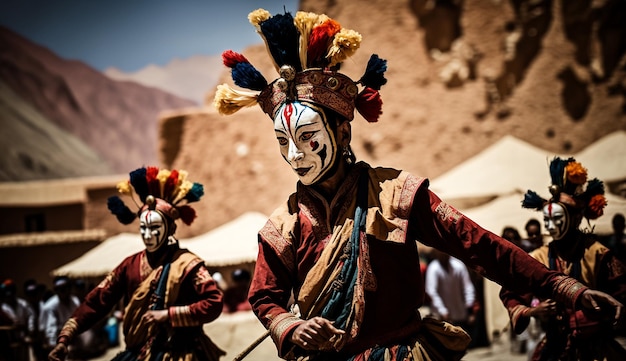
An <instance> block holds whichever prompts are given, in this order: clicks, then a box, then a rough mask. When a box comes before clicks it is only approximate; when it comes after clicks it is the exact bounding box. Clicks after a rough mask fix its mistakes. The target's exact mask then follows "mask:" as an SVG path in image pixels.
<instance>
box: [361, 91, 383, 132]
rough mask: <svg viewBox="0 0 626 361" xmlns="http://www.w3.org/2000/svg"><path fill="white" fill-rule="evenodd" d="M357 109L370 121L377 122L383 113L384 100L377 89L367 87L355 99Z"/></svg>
mask: <svg viewBox="0 0 626 361" xmlns="http://www.w3.org/2000/svg"><path fill="white" fill-rule="evenodd" d="M354 103H355V106H356V110H358V111H359V113H360V114H361V115H362V116H363V118H365V120H367V121H368V122H370V123H376V122H377V121H378V117H379V116H380V115H381V114H382V113H383V111H382V109H383V100H382V99H381V97H380V93H379V92H378V90H376V89H372V88H365V89H363V91H361V92H360V93H359V95H358V96H357V97H356V100H355V101H354Z"/></svg>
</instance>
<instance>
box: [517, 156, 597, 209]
mask: <svg viewBox="0 0 626 361" xmlns="http://www.w3.org/2000/svg"><path fill="white" fill-rule="evenodd" d="M550 178H551V181H552V184H551V185H550V187H548V189H549V190H550V194H551V195H552V196H551V198H550V199H544V198H542V197H541V196H540V195H539V194H537V193H536V192H534V191H531V190H528V191H527V192H526V194H525V195H524V200H523V201H522V207H524V208H529V209H535V210H539V211H540V210H541V209H542V208H543V206H544V205H545V204H546V203H548V202H560V203H563V204H565V205H566V206H568V207H570V208H573V209H577V210H579V211H582V212H583V216H584V217H585V218H587V219H596V218H598V217H600V216H602V215H603V214H604V207H606V205H607V200H606V198H605V197H604V183H603V182H602V181H600V180H599V179H597V178H594V179H591V180H589V181H587V169H586V168H584V167H583V166H582V164H580V163H578V162H577V161H576V160H575V159H574V158H567V159H562V158H559V157H555V158H554V159H553V160H552V161H551V162H550Z"/></svg>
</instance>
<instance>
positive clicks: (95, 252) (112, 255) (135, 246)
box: [52, 233, 144, 277]
mask: <svg viewBox="0 0 626 361" xmlns="http://www.w3.org/2000/svg"><path fill="white" fill-rule="evenodd" d="M142 249H144V245H143V243H142V242H141V237H140V235H139V233H120V234H118V235H115V236H113V237H110V238H107V239H106V240H104V241H103V242H102V243H100V244H99V245H97V246H96V247H94V248H92V249H91V250H89V251H88V252H86V253H85V254H83V255H82V256H80V257H79V258H77V259H75V260H73V261H71V262H69V263H66V264H65V265H63V266H61V267H59V268H57V269H55V270H53V271H52V274H53V275H54V276H70V277H100V276H103V275H106V274H107V273H109V272H111V271H112V270H113V268H115V266H117V265H118V264H119V263H120V262H122V261H123V260H124V258H126V257H128V256H130V255H132V254H134V253H136V252H139V251H141V250H142Z"/></svg>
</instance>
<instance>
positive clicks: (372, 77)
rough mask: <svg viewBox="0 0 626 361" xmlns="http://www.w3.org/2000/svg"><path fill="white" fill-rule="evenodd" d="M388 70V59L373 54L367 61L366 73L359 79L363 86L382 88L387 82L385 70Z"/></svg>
mask: <svg viewBox="0 0 626 361" xmlns="http://www.w3.org/2000/svg"><path fill="white" fill-rule="evenodd" d="M386 71H387V60H385V59H381V58H379V57H378V55H377V54H372V56H370V59H369V60H368V62H367V67H366V68H365V74H363V76H362V77H361V79H359V83H361V84H363V86H366V87H369V88H372V89H376V90H380V88H381V87H382V86H383V85H385V84H386V83H387V79H386V78H385V72H386Z"/></svg>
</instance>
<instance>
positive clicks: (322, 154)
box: [317, 144, 328, 169]
mask: <svg viewBox="0 0 626 361" xmlns="http://www.w3.org/2000/svg"><path fill="white" fill-rule="evenodd" d="M327 153H328V149H327V147H326V144H324V146H323V147H322V149H320V151H319V152H317V155H319V157H320V159H321V160H322V169H323V168H324V167H326V164H324V162H325V160H326V154H327Z"/></svg>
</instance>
